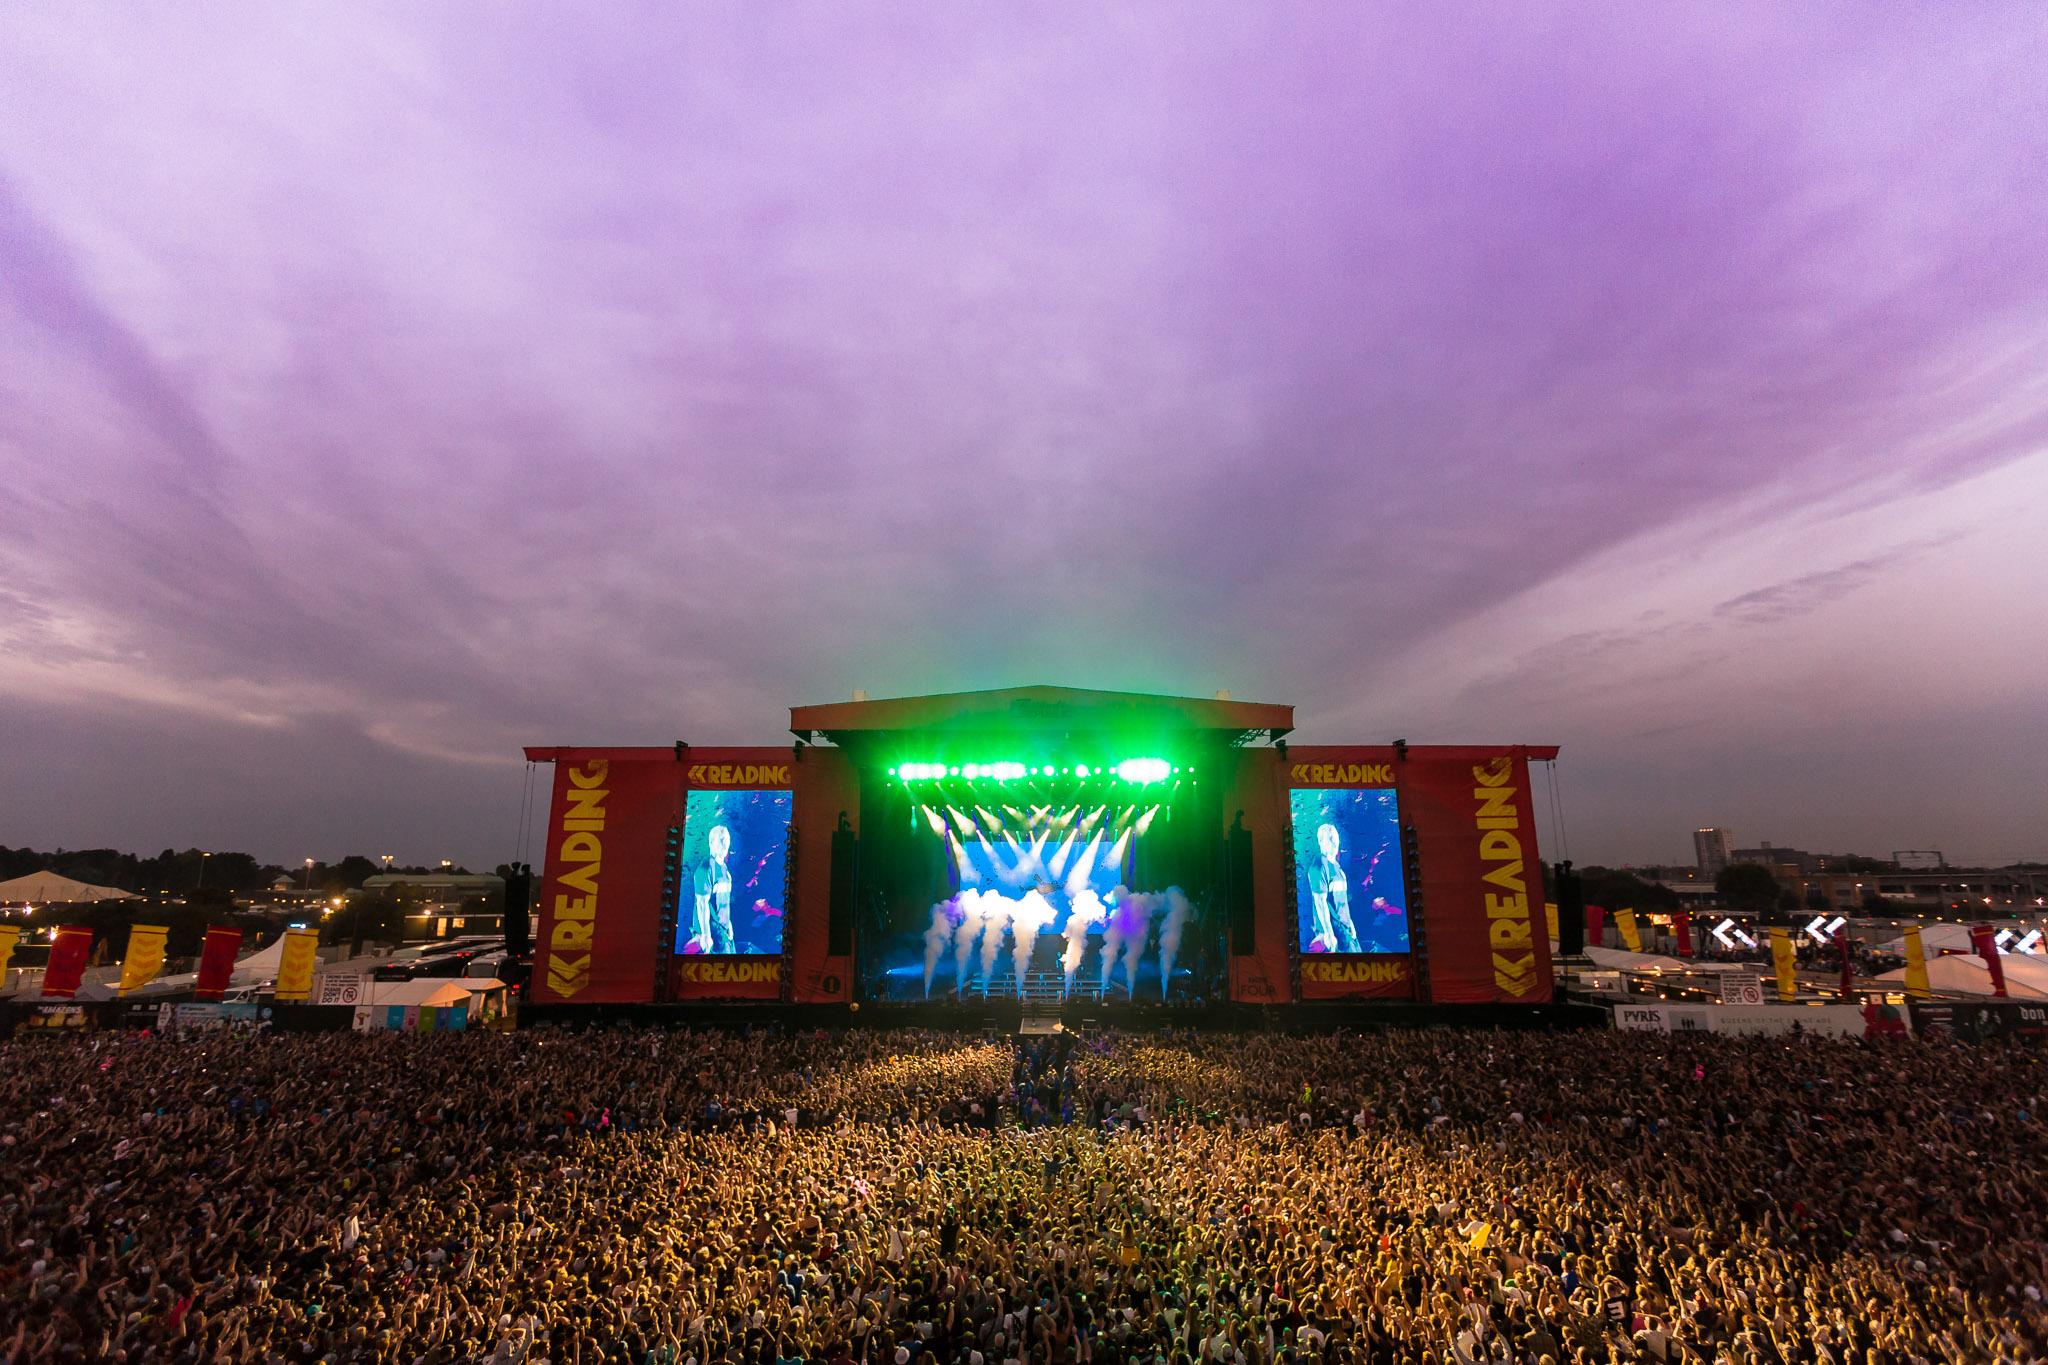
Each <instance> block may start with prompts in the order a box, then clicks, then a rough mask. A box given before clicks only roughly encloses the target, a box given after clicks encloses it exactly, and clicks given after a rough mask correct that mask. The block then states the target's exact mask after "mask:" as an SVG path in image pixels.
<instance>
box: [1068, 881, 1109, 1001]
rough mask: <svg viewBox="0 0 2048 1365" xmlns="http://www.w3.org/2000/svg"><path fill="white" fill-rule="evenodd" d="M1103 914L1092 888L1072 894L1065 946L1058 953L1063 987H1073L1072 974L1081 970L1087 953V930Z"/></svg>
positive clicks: (1099, 920) (1100, 898)
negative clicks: (1072, 901)
mask: <svg viewBox="0 0 2048 1365" xmlns="http://www.w3.org/2000/svg"><path fill="white" fill-rule="evenodd" d="M1103 914H1104V910H1103V905H1102V897H1100V896H1098V895H1096V894H1095V892H1094V891H1093V890H1092V889H1085V888H1084V889H1083V890H1081V891H1080V892H1078V893H1076V894H1075V896H1074V908H1073V909H1072V910H1070V911H1068V912H1067V927H1066V928H1065V929H1064V930H1063V931H1062V932H1063V933H1064V934H1065V935H1066V940H1067V948H1066V951H1065V952H1063V953H1061V954H1060V969H1061V970H1062V971H1064V972H1065V973H1066V986H1065V989H1066V990H1068V991H1072V990H1073V989H1074V974H1075V973H1076V972H1078V971H1080V970H1081V959H1082V958H1083V957H1085V956H1086V955H1087V953H1088V931H1089V930H1090V929H1092V928H1094V927H1095V926H1096V925H1098V924H1100V923H1102V916H1103Z"/></svg>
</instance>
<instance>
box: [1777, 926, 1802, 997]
mask: <svg viewBox="0 0 2048 1365" xmlns="http://www.w3.org/2000/svg"><path fill="white" fill-rule="evenodd" d="M1771 961H1772V963H1773V964H1774V965H1775V966H1776V967H1777V969H1778V998H1779V999H1780V1000H1788V1001H1789V1000H1797V999H1798V998H1799V958H1798V956H1797V955H1796V954H1794V953H1793V951H1792V931H1791V930H1790V929H1773V930H1771Z"/></svg>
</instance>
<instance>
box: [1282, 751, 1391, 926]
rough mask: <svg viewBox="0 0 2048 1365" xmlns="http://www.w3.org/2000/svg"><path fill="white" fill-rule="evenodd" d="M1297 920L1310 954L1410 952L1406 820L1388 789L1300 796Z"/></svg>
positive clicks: (1302, 792) (1307, 791)
mask: <svg viewBox="0 0 2048 1365" xmlns="http://www.w3.org/2000/svg"><path fill="white" fill-rule="evenodd" d="M1291 805H1292V808H1293V816H1294V880H1295V906H1296V920H1297V923H1298V924H1299V932H1300V935H1301V939H1300V942H1301V951H1303V952H1304V953H1405V952H1407V951H1408V904H1407V892H1406V887H1407V882H1406V880H1405V878H1404V877H1403V876H1402V870H1401V817H1400V812H1399V810H1398V808H1397V807H1396V804H1395V799H1394V793H1393V791H1392V790H1391V789H1389V788H1385V787H1367V788H1305V787H1304V788H1297V789H1296V790H1295V791H1294V792H1293V793H1292V797H1291Z"/></svg>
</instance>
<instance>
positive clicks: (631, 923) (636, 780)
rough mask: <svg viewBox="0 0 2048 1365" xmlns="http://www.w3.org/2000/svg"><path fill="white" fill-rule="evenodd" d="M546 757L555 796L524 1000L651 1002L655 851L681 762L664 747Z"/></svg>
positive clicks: (658, 952) (664, 832)
mask: <svg viewBox="0 0 2048 1365" xmlns="http://www.w3.org/2000/svg"><path fill="white" fill-rule="evenodd" d="M684 752H685V753H687V752H688V751H687V750H685V751H684ZM528 756H529V757H534V756H536V755H533V754H529V755H528ZM551 756H552V757H553V758H554V760H555V795H554V802H553V804H552V805H551V806H550V808H549V815H548V845H547V870H546V873H545V875H544V877H543V879H542V882H541V899H540V913H539V917H538V918H539V924H538V932H537V933H536V934H535V936H534V943H533V951H534V966H533V984H532V985H531V986H530V987H529V988H528V999H530V1000H532V1001H533V1003H535V1004H538V1005H557V1004H566V1003H569V1002H572V1001H573V1002H575V1003H577V1004H612V1003H620V1002H629V1001H646V1000H652V999H653V998H654V988H655V985H656V982H657V979H658V973H659V972H660V970H661V962H662V959H663V957H664V956H665V950H666V949H667V947H668V945H667V944H664V943H663V942H662V941H661V938H662V924H661V903H662V885H661V879H662V873H663V868H664V846H665V843H666V840H667V836H668V830H669V827H670V826H671V825H675V826H680V825H681V824H682V819H683V773H684V764H683V763H681V762H679V761H678V755H677V754H676V753H674V752H672V751H670V750H667V749H631V750H619V749H612V750H602V749H599V750H581V751H579V750H574V749H567V750H560V751H556V752H555V753H553V754H552V755H551Z"/></svg>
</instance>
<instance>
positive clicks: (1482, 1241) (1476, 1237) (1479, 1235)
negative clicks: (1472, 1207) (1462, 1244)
mask: <svg viewBox="0 0 2048 1365" xmlns="http://www.w3.org/2000/svg"><path fill="white" fill-rule="evenodd" d="M1492 1235H1493V1224H1491V1223H1481V1224H1480V1225H1479V1231H1477V1232H1475V1233H1473V1234H1472V1249H1473V1250H1474V1251H1484V1250H1486V1239H1487V1238H1488V1237H1491V1236H1492Z"/></svg>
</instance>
